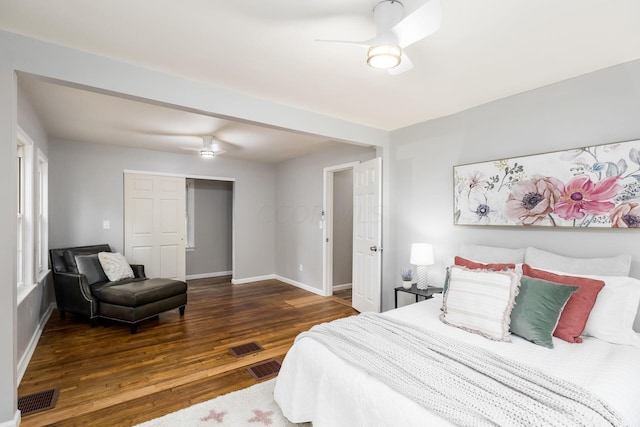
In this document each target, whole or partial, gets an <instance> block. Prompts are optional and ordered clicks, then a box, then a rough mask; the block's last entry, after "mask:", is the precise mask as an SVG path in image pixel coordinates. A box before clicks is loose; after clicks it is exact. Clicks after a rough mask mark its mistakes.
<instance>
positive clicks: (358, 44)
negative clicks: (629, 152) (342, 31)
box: [316, 39, 371, 47]
mask: <svg viewBox="0 0 640 427" xmlns="http://www.w3.org/2000/svg"><path fill="white" fill-rule="evenodd" d="M316 41H317V42H322V43H342V44H354V45H357V46H362V47H369V43H370V42H371V40H365V41H361V42H355V41H351V40H324V39H316Z"/></svg>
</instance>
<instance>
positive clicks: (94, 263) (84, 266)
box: [75, 254, 108, 285]
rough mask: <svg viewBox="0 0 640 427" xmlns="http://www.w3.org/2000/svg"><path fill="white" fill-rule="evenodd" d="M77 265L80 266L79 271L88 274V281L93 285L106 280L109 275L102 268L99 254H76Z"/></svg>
mask: <svg viewBox="0 0 640 427" xmlns="http://www.w3.org/2000/svg"><path fill="white" fill-rule="evenodd" d="M75 259H76V265H77V266H78V273H80V274H84V275H85V276H87V283H88V284H89V285H93V284H94V283H98V282H106V281H107V280H108V279H107V276H106V275H105V274H104V270H102V266H101V265H100V260H98V254H91V255H76V257H75Z"/></svg>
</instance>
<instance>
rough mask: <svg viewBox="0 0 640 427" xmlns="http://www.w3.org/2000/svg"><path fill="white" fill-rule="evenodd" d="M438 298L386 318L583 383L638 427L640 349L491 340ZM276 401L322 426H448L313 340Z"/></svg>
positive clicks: (302, 343) (283, 374) (300, 351)
mask: <svg viewBox="0 0 640 427" xmlns="http://www.w3.org/2000/svg"><path fill="white" fill-rule="evenodd" d="M440 306H441V300H440V299H438V298H435V299H432V300H428V301H424V302H421V303H418V304H412V305H410V306H406V307H403V308H401V309H398V310H393V311H390V312H387V313H386V314H385V315H388V316H391V317H394V318H397V319H401V320H404V321H406V322H411V323H415V324H416V325H420V326H422V327H424V328H427V329H429V330H431V331H435V332H438V333H442V334H444V335H447V336H450V337H452V338H457V339H460V340H464V341H466V342H468V343H470V344H473V345H477V346H479V347H482V348H485V349H488V350H490V351H495V352H497V353H499V354H500V355H502V356H504V357H507V358H512V359H514V360H518V361H520V362H522V363H527V364H531V365H533V366H536V367H537V368H539V369H543V370H545V371H546V372H547V373H549V374H551V375H555V376H557V377H560V378H562V379H566V380H568V381H571V382H573V383H575V384H578V385H580V386H582V387H584V388H586V389H587V390H589V391H590V392H592V393H593V394H595V395H596V396H598V397H600V398H601V399H603V400H604V401H606V402H608V403H609V404H610V405H611V406H612V407H613V408H614V409H615V410H616V411H617V412H618V413H619V414H620V415H621V416H622V417H623V418H624V419H625V421H626V422H627V423H628V425H629V426H640V405H639V404H638V402H639V401H640V349H637V348H634V347H630V346H620V345H613V344H609V343H606V342H604V341H600V340H598V339H595V338H591V337H585V338H584V342H583V343H582V344H569V343H567V342H564V341H562V340H559V339H555V338H554V346H555V348H554V349H553V350H550V349H547V348H544V347H540V346H537V345H534V344H531V343H529V342H528V341H525V340H523V339H520V338H519V337H516V336H514V337H513V342H512V343H501V342H495V341H490V340H487V339H485V338H483V337H480V336H477V335H473V334H470V333H468V332H465V331H463V330H460V329H457V328H453V327H450V326H447V325H445V324H443V323H442V322H440V320H439V319H438V315H439V314H440ZM274 395H275V400H276V402H277V403H278V404H279V405H280V407H281V409H282V412H283V413H284V415H285V416H286V417H287V418H289V419H290V420H291V421H292V422H306V421H312V422H313V425H314V427H322V426H333V427H335V426H397V425H403V426H424V425H434V426H446V425H451V424H450V423H449V422H447V421H446V420H443V419H441V418H439V417H438V416H436V415H435V414H432V413H430V412H429V411H427V410H426V409H424V408H423V407H422V406H420V405H418V404H417V403H414V402H413V401H412V400H410V399H408V398H406V397H404V396H402V395H400V394H399V393H397V392H396V391H394V390H392V389H390V388H389V387H387V386H386V385H384V384H382V383H381V382H379V381H377V380H375V379H374V378H372V377H370V376H369V375H367V374H365V373H364V372H363V371H362V370H360V369H357V368H354V366H352V365H350V364H348V363H347V362H345V361H344V360H342V359H341V358H339V357H338V356H336V355H334V354H333V353H331V352H330V351H329V350H328V349H327V348H325V347H324V346H322V345H321V344H319V343H318V342H316V341H314V340H312V339H308V338H305V339H301V340H299V341H298V342H297V343H296V344H295V345H294V346H293V347H292V348H291V350H290V351H289V353H288V354H287V357H286V358H285V360H284V363H283V365H282V369H281V370H280V374H279V375H278V379H277V383H276V387H275V392H274Z"/></svg>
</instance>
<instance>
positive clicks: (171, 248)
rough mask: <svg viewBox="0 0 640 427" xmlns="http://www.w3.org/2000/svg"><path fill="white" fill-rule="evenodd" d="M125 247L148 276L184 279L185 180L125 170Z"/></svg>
mask: <svg viewBox="0 0 640 427" xmlns="http://www.w3.org/2000/svg"><path fill="white" fill-rule="evenodd" d="M124 196H125V197H124V202H125V203H124V204H125V207H124V246H125V256H126V257H127V260H128V261H129V262H130V263H132V264H144V266H145V271H146V275H147V277H166V278H175V279H179V280H185V262H186V261H185V256H186V254H185V236H186V226H185V215H186V203H185V197H186V185H185V179H184V178H182V177H173V176H156V175H145V174H132V173H125V175H124Z"/></svg>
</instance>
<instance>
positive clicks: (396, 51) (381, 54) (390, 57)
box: [367, 44, 402, 70]
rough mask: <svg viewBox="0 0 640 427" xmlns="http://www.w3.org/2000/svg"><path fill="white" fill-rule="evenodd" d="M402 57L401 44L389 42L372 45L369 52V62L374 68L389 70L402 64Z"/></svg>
mask: <svg viewBox="0 0 640 427" xmlns="http://www.w3.org/2000/svg"><path fill="white" fill-rule="evenodd" d="M401 57H402V49H401V48H400V46H394V45H387V44H383V45H378V46H372V47H370V48H369V51H368V52H367V64H368V65H369V66H370V67H373V68H380V69H382V70H388V69H390V68H393V67H397V66H398V65H400V58H401Z"/></svg>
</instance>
